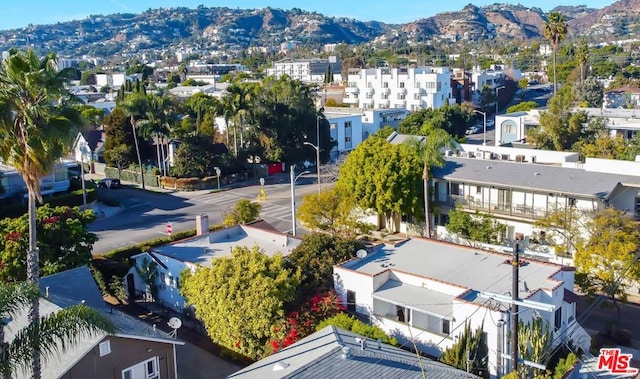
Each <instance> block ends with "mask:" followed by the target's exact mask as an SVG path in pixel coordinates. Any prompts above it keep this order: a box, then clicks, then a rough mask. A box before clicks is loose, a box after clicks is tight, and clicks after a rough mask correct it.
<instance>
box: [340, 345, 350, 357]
mask: <svg viewBox="0 0 640 379" xmlns="http://www.w3.org/2000/svg"><path fill="white" fill-rule="evenodd" d="M350 357H351V348H350V347H349V346H343V347H342V354H341V355H340V358H342V359H349V358H350Z"/></svg>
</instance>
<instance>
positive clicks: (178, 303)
mask: <svg viewBox="0 0 640 379" xmlns="http://www.w3.org/2000/svg"><path fill="white" fill-rule="evenodd" d="M198 230H199V231H200V233H199V235H197V236H195V237H192V238H187V239H184V240H181V241H176V242H172V243H169V244H167V245H163V246H158V247H154V248H151V249H150V250H149V251H147V252H144V253H141V254H138V255H134V256H132V257H131V266H132V267H131V269H129V272H128V274H127V276H126V278H125V282H126V285H127V288H128V291H129V296H130V297H131V298H135V297H139V296H141V295H142V296H146V297H150V295H151V292H150V291H151V289H150V286H149V283H145V282H144V280H143V279H142V278H141V277H140V275H139V274H138V269H139V268H140V267H144V266H146V265H148V264H149V263H151V262H154V263H155V269H156V270H157V272H158V279H159V283H158V284H159V288H158V293H157V295H156V296H155V301H156V303H158V304H159V305H161V306H164V307H167V308H171V309H173V310H175V311H177V312H179V313H182V312H183V310H184V308H185V306H186V304H185V300H184V297H182V295H181V294H180V292H179V290H178V288H179V286H180V276H181V274H182V272H183V271H185V270H190V271H191V272H195V270H196V269H197V268H198V267H201V266H203V267H211V262H212V261H213V260H214V259H216V258H219V257H229V256H231V251H232V250H233V248H234V247H238V246H240V247H249V248H252V247H254V246H258V247H260V249H262V250H263V251H264V252H265V253H266V254H268V255H270V256H272V255H274V254H276V253H281V254H282V255H285V256H286V255H289V254H290V253H291V251H292V250H293V249H294V248H295V247H296V246H298V245H299V244H300V241H301V240H300V239H299V238H296V237H292V236H289V235H287V234H283V233H280V232H278V231H277V230H276V229H275V228H273V227H272V226H271V225H269V224H268V223H266V222H264V221H257V222H254V223H251V224H245V225H236V226H233V227H230V228H225V229H221V230H216V231H213V232H206V231H208V230H209V226H208V217H207V216H206V215H205V216H199V217H198Z"/></svg>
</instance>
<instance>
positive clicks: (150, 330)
mask: <svg viewBox="0 0 640 379" xmlns="http://www.w3.org/2000/svg"><path fill="white" fill-rule="evenodd" d="M40 288H41V291H42V293H43V294H44V297H42V298H41V299H40V314H41V315H46V314H50V313H53V312H57V311H59V310H60V309H63V308H65V307H69V306H71V305H74V304H80V303H84V304H85V305H87V306H89V307H91V308H94V309H96V310H98V311H99V312H100V313H101V314H102V315H103V316H105V317H106V318H107V319H108V320H109V321H110V322H111V323H112V324H113V325H114V327H115V333H114V334H113V335H107V334H106V333H99V334H97V335H94V336H86V335H85V336H82V337H80V339H79V341H78V343H77V344H74V345H71V346H70V347H68V348H67V349H66V350H65V351H64V353H60V354H58V355H56V356H55V357H54V358H51V359H47V360H43V361H42V378H43V379H48V378H51V379H53V378H62V379H72V378H95V379H107V378H115V377H117V378H157V379H177V377H178V374H177V365H176V345H183V344H184V342H182V341H179V340H176V339H174V338H172V337H171V336H169V335H168V334H166V333H164V332H162V331H160V330H158V329H156V328H155V327H153V326H151V325H148V324H146V323H144V322H143V321H140V320H138V319H137V318H134V317H132V316H129V315H127V314H124V313H122V312H121V311H119V310H115V309H113V308H111V307H110V306H108V305H107V304H106V303H105V302H104V300H103V299H102V294H101V293H100V290H99V289H98V286H97V285H96V283H95V281H94V280H93V277H92V276H91V273H90V272H89V268H88V267H87V266H81V267H77V268H74V269H71V270H68V271H64V272H61V273H58V274H54V275H50V276H46V277H43V278H41V279H40ZM26 325H27V309H24V310H23V311H22V312H20V313H19V314H18V315H16V317H14V318H13V319H11V320H10V321H9V323H8V324H7V325H6V326H4V332H5V339H6V340H8V341H11V340H12V339H13V338H15V335H16V333H17V332H18V331H19V330H20V329H22V328H23V327H24V326H26ZM13 374H14V375H16V377H17V378H30V377H31V373H30V370H29V369H27V370H26V371H22V370H19V371H18V372H14V373H13Z"/></svg>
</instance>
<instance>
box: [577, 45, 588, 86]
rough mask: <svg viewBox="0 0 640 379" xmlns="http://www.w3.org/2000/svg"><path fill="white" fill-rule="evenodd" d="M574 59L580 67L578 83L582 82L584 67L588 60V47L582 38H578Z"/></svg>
mask: <svg viewBox="0 0 640 379" xmlns="http://www.w3.org/2000/svg"><path fill="white" fill-rule="evenodd" d="M576 59H577V60H578V64H579V65H580V83H582V82H584V66H586V64H587V61H588V60H589V45H587V41H586V40H585V39H584V37H582V38H580V43H579V44H578V48H577V49H576Z"/></svg>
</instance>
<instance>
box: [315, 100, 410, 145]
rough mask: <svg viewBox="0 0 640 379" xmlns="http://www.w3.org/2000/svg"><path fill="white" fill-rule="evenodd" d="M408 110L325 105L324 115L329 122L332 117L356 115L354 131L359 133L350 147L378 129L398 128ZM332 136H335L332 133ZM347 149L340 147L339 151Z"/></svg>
mask: <svg viewBox="0 0 640 379" xmlns="http://www.w3.org/2000/svg"><path fill="white" fill-rule="evenodd" d="M408 114H409V112H408V111H407V110H406V109H404V108H389V109H365V110H361V109H357V108H342V107H326V108H325V115H326V116H327V119H329V121H330V122H333V121H332V120H333V118H334V117H335V118H336V119H341V118H343V117H350V118H351V117H357V119H358V120H357V121H355V120H354V121H353V127H354V128H355V129H354V133H360V137H359V138H358V137H354V141H355V140H356V139H357V140H358V142H357V143H353V144H352V149H355V148H356V146H357V145H358V144H359V143H360V142H361V141H364V140H365V139H367V138H368V137H369V136H370V135H372V134H375V133H377V132H378V130H380V129H382V128H384V127H386V126H390V127H392V128H393V129H394V130H398V125H400V121H402V120H404V119H405V118H406V117H407V115H408ZM331 136H332V138H336V136H334V135H333V134H332V135H331ZM345 150H347V149H346V147H345V148H344V149H340V151H345Z"/></svg>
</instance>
